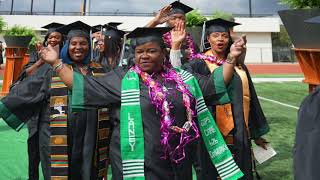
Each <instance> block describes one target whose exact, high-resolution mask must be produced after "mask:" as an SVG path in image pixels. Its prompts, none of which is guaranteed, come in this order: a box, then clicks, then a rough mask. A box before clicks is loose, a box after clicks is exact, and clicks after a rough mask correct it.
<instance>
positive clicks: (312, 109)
mask: <svg viewBox="0 0 320 180" xmlns="http://www.w3.org/2000/svg"><path fill="white" fill-rule="evenodd" d="M305 22H307V23H311V24H314V25H315V26H318V28H319V29H320V16H315V17H313V18H311V19H308V20H305ZM319 107H320V86H319V85H318V86H317V87H315V88H314V90H313V92H311V93H310V94H309V95H308V96H307V97H305V98H304V100H303V101H302V103H301V105H300V108H299V111H298V121H297V127H296V138H295V145H294V148H293V163H294V179H295V180H303V179H311V180H314V179H319V178H320V171H319V168H318V167H319V166H318V164H319V161H320V154H319V150H320V145H319V129H320V108H319Z"/></svg>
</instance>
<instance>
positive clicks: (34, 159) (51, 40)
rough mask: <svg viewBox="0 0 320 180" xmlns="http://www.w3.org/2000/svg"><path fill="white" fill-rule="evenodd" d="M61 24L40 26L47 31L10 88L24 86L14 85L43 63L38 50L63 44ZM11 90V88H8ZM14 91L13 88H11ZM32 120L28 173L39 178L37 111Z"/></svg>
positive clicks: (28, 142) (29, 126) (29, 125)
mask: <svg viewBox="0 0 320 180" xmlns="http://www.w3.org/2000/svg"><path fill="white" fill-rule="evenodd" d="M61 26H63V24H60V23H55V22H53V23H50V24H48V25H45V26H43V27H42V28H44V29H48V32H47V34H46V36H45V38H44V41H43V42H42V43H41V42H37V43H36V45H35V50H34V51H32V52H31V53H30V56H29V62H28V63H27V64H26V65H25V66H24V67H23V70H22V72H21V73H20V76H19V78H18V79H17V81H16V82H14V83H13V85H12V86H11V88H10V89H12V88H24V87H23V86H22V87H16V86H19V83H20V82H21V81H23V80H25V79H26V78H27V77H28V76H30V75H32V74H33V73H34V72H35V71H36V70H37V69H38V68H39V67H41V66H42V65H43V64H44V61H42V60H41V59H40V57H39V52H40V50H41V48H42V47H44V46H48V45H51V46H56V45H59V47H60V48H62V46H63V42H64V38H63V35H62V34H61V33H60V32H58V31H57V28H59V27H61ZM10 91H11V90H10ZM13 91H14V90H13ZM31 119H32V120H29V121H28V123H27V126H28V133H29V136H28V141H27V144H28V162H29V166H28V174H29V179H30V180H31V179H39V163H40V153H39V132H38V125H39V113H35V114H34V116H33V117H31Z"/></svg>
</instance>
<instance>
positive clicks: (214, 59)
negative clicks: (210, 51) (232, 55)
mask: <svg viewBox="0 0 320 180" xmlns="http://www.w3.org/2000/svg"><path fill="white" fill-rule="evenodd" d="M193 57H194V58H195V59H202V60H207V61H209V62H210V63H214V64H217V65H218V66H221V65H223V63H224V62H225V61H226V60H225V59H218V58H217V56H214V55H206V54H204V53H198V54H195V55H194V56H193Z"/></svg>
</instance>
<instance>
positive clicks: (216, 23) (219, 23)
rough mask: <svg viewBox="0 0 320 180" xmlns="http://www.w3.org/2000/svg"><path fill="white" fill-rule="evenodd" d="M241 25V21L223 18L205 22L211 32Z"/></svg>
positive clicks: (227, 29)
mask: <svg viewBox="0 0 320 180" xmlns="http://www.w3.org/2000/svg"><path fill="white" fill-rule="evenodd" d="M237 25H240V23H236V22H232V21H227V20H224V19H221V18H217V19H212V20H209V21H206V22H205V26H206V29H207V30H208V31H211V32H228V31H229V29H230V28H232V27H234V26H237Z"/></svg>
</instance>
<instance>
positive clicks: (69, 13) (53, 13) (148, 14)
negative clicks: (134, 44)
mask: <svg viewBox="0 0 320 180" xmlns="http://www.w3.org/2000/svg"><path fill="white" fill-rule="evenodd" d="M154 14H155V12H149V13H138V12H121V11H114V12H105V11H104V12H85V14H83V13H82V12H58V11H55V12H53V11H32V12H31V11H0V15H57V16H82V15H86V16H154ZM211 15H212V14H204V16H211ZM234 16H235V17H250V14H234ZM267 16H268V17H269V16H274V14H252V16H251V17H267Z"/></svg>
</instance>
